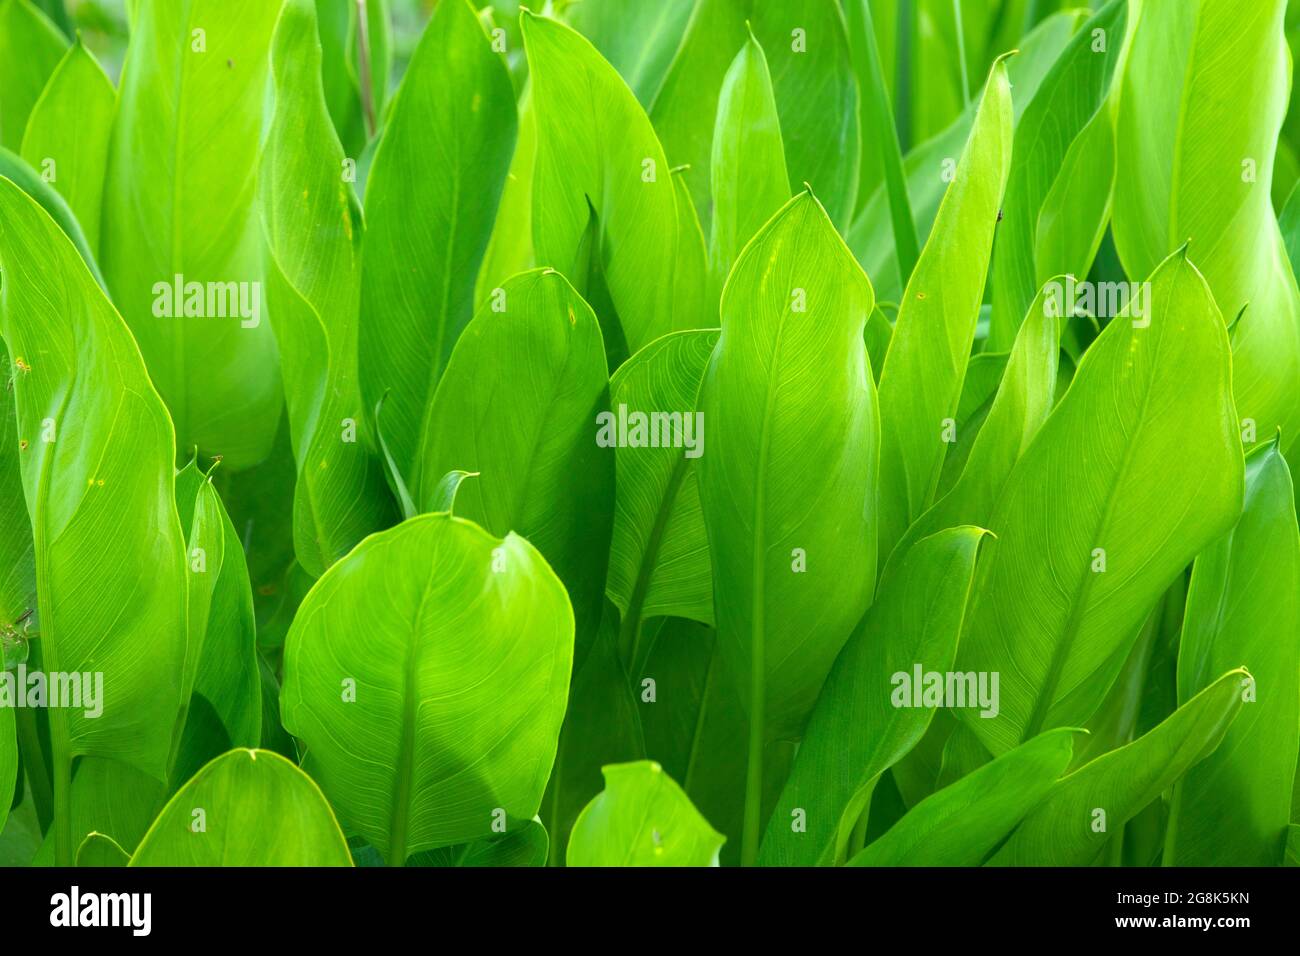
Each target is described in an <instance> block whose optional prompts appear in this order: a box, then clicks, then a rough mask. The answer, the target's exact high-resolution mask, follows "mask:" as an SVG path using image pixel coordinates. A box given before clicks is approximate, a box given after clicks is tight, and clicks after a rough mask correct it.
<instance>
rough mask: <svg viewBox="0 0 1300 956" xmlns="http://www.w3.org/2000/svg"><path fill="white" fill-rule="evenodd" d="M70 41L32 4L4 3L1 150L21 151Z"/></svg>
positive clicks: (0, 13)
mask: <svg viewBox="0 0 1300 956" xmlns="http://www.w3.org/2000/svg"><path fill="white" fill-rule="evenodd" d="M67 48H68V41H67V39H66V38H65V37H64V36H63V34H62V33H60V32H59V28H58V27H56V26H55V25H54V24H53V23H51V22H50V20H49V18H48V17H46V16H45V14H43V13H41V11H40V10H38V9H37V8H36V7H34V6H32V4H31V3H30V2H29V0H0V146H4V147H5V148H6V149H11V150H15V151H16V150H17V149H18V148H19V146H20V144H21V143H22V141H23V132H24V131H25V130H26V129H27V118H28V116H29V115H30V114H31V111H32V107H33V106H34V105H35V104H36V101H37V100H38V99H39V98H40V95H41V91H42V90H44V89H45V84H46V81H48V80H49V78H50V74H52V73H53V72H54V71H55V69H56V68H57V67H58V65H59V61H60V60H61V59H63V53H64V51H65V50H67Z"/></svg>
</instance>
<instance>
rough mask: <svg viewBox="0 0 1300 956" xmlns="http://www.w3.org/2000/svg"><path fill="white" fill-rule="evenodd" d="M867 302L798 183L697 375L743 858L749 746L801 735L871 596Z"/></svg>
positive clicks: (829, 228)
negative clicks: (735, 725)
mask: <svg viewBox="0 0 1300 956" xmlns="http://www.w3.org/2000/svg"><path fill="white" fill-rule="evenodd" d="M872 304H873V300H872V294H871V283H870V282H868V281H867V277H866V276H865V275H864V274H863V273H862V270H861V269H860V268H859V267H858V264H857V263H856V262H854V261H853V257H852V256H851V255H850V253H849V251H848V249H847V247H845V245H844V243H843V241H842V240H841V239H840V237H839V236H838V235H837V234H836V232H835V228H834V226H833V225H832V224H831V221H830V219H829V218H828V217H827V215H826V211H825V210H824V209H823V208H822V206H821V204H820V203H819V202H818V201H817V200H816V198H814V196H813V195H812V193H811V192H808V191H805V192H803V193H800V194H799V195H798V196H796V197H795V198H794V199H792V200H791V201H790V202H789V203H788V204H787V205H786V206H785V208H784V209H782V210H781V212H779V213H778V214H777V215H776V216H774V217H773V218H772V220H771V221H770V222H768V224H767V225H766V226H764V227H763V230H762V231H761V232H760V233H759V234H758V235H757V236H755V237H754V239H753V240H752V241H751V242H750V244H749V245H748V246H747V247H746V248H745V251H744V252H743V253H742V254H741V256H740V258H739V259H738V260H737V261H736V265H735V267H734V268H733V269H732V272H731V278H730V279H729V281H728V282H727V287H726V289H725V290H724V291H723V294H722V335H721V337H720V338H719V339H718V344H717V347H716V348H715V349H714V352H713V358H712V360H711V361H710V363H709V366H708V369H707V371H706V372H705V376H704V381H703V384H702V385H701V389H700V408H701V414H702V415H703V417H704V421H705V422H707V423H708V434H709V440H708V443H707V445H706V447H705V449H704V453H703V455H702V456H701V458H700V461H699V468H700V472H699V475H700V478H699V481H700V501H701V504H702V507H703V511H704V522H705V526H706V528H707V529H708V538H709V551H710V555H711V558H712V565H713V587H714V612H715V615H716V619H717V626H718V639H719V642H720V643H719V647H720V649H721V654H722V657H723V660H724V662H725V665H726V667H727V668H728V670H729V672H730V676H731V679H732V680H734V681H735V682H736V683H737V685H738V686H740V687H742V688H743V689H744V700H745V705H746V708H747V710H748V712H749V715H750V770H749V774H750V780H751V783H750V787H749V789H750V791H751V793H753V794H754V795H755V796H754V801H755V802H754V803H753V805H752V806H751V808H750V812H751V814H752V816H751V818H750V819H749V820H748V821H747V823H748V825H747V830H746V832H747V833H748V834H749V839H747V840H746V841H745V842H746V846H747V847H749V848H750V850H751V852H750V853H749V854H748V856H747V859H746V862H750V861H752V858H753V856H752V851H753V850H756V849H757V837H758V832H757V828H758V825H759V823H760V821H759V820H758V819H757V816H756V814H757V812H758V811H757V804H756V801H757V796H756V795H757V792H758V787H759V781H761V779H762V776H761V770H762V767H761V763H762V761H761V750H762V747H763V745H764V744H766V743H767V742H768V741H769V740H771V739H776V738H778V737H790V736H795V737H797V736H798V734H799V732H800V730H801V729H802V726H803V723H804V720H805V719H806V718H807V715H808V713H809V712H810V711H811V710H812V706H813V703H814V701H815V700H816V698H817V693H818V691H819V689H820V688H821V685H822V682H823V681H824V680H825V679H826V674H827V672H828V671H829V670H830V666H831V663H832V661H834V659H835V655H836V654H837V653H838V652H839V649H840V648H841V647H842V646H843V644H844V642H845V641H846V640H847V639H848V635H849V632H850V631H851V630H852V629H853V626H854V624H856V623H857V621H858V619H859V618H861V616H862V613H863V612H864V611H865V610H866V608H867V605H868V603H869V602H870V599H871V591H872V584H873V581H874V579H875V564H876V553H875V537H876V514H875V506H874V499H875V489H876V455H877V448H878V446H877V433H878V432H877V429H878V427H879V426H878V419H877V417H876V416H877V409H876V400H875V385H874V384H873V382H872V380H871V372H870V370H869V368H868V367H867V355H866V348H865V346H864V344H863V331H864V329H865V327H866V321H867V316H868V315H869V314H870V312H871V308H872ZM808 462H818V463H821V467H819V468H818V469H816V470H809V469H808V468H807V467H806V465H807V463H808Z"/></svg>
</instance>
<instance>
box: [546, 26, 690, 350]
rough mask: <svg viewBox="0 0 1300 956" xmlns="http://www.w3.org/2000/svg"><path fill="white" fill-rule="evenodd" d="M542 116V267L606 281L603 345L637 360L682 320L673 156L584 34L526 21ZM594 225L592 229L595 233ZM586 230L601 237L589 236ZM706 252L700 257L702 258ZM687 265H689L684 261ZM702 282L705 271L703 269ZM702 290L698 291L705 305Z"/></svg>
mask: <svg viewBox="0 0 1300 956" xmlns="http://www.w3.org/2000/svg"><path fill="white" fill-rule="evenodd" d="M523 33H524V43H525V45H526V47H527V50H528V62H529V66H530V69H531V71H532V74H531V75H532V82H533V97H534V108H535V109H536V116H537V160H536V168H535V171H534V185H533V202H534V205H533V244H534V247H535V248H536V255H537V262H538V264H539V265H542V266H550V267H552V268H555V269H558V270H559V271H560V272H562V273H564V274H565V275H566V276H570V277H572V278H573V280H574V281H575V282H577V283H578V291H579V293H581V294H584V295H587V296H589V297H592V298H595V296H594V292H593V290H592V289H590V288H589V287H588V285H587V284H586V276H587V275H588V274H589V272H591V271H592V269H591V267H590V266H589V264H588V263H589V262H590V264H591V265H592V266H595V267H596V268H597V269H598V271H599V272H600V273H601V274H602V275H603V278H604V282H605V285H606V286H607V287H608V294H609V297H610V300H611V304H612V307H613V309H614V310H616V312H617V315H611V314H609V313H608V310H602V309H601V308H599V307H598V308H597V314H598V315H599V316H600V319H601V328H602V329H603V330H604V333H605V339H606V346H607V348H608V349H609V350H610V354H611V356H613V357H615V358H617V354H618V350H617V349H616V347H615V346H616V343H617V341H618V338H619V335H618V334H617V333H618V332H621V337H622V339H623V341H625V342H626V345H627V349H628V352H629V353H635V352H637V351H639V350H640V349H641V348H643V347H644V346H646V345H648V344H649V343H650V342H652V341H654V340H655V339H657V338H658V337H659V336H660V335H663V334H665V333H667V332H671V331H672V330H673V329H675V328H688V327H689V325H688V324H678V316H677V315H676V312H675V310H674V301H673V300H674V297H675V295H676V294H677V293H678V292H679V291H680V290H679V289H678V285H677V270H678V268H679V266H678V258H679V255H682V256H684V255H688V254H692V253H693V252H697V251H700V250H694V249H692V247H690V246H688V247H687V249H686V250H679V248H678V213H677V196H676V189H675V187H674V184H673V178H672V176H671V175H670V173H669V166H668V160H667V158H666V157H665V156H664V152H663V148H662V147H661V146H660V145H659V141H658V139H656V138H655V133H654V129H653V128H652V127H651V125H650V120H649V119H648V118H647V117H646V115H645V112H644V111H643V110H642V108H641V106H640V104H638V103H637V101H636V98H635V97H634V96H633V95H632V92H631V91H630V90H629V89H628V88H627V86H626V85H624V83H623V81H622V79H621V78H620V77H619V76H618V74H617V73H616V72H615V71H614V69H613V67H611V66H610V65H609V64H608V63H606V62H605V61H604V60H602V59H601V58H600V55H599V54H598V53H597V52H596V50H595V49H594V48H593V47H592V46H591V44H590V43H588V42H587V41H586V40H585V39H584V38H583V37H581V36H580V35H579V34H577V33H575V32H574V31H573V30H571V29H569V28H568V27H566V26H563V25H562V24H559V23H556V22H555V21H554V20H549V19H546V18H544V17H538V16H535V15H533V14H531V13H525V14H524V17H523ZM593 226H594V229H593V228H591V227H593ZM589 233H593V234H590V235H589ZM701 255H702V252H701ZM682 268H686V266H685V265H683V266H682ZM695 268H698V272H699V275H700V276H701V277H702V276H703V273H704V270H703V268H702V267H700V266H696V267H695ZM702 300H703V293H702V292H700V293H697V294H695V295H693V296H692V301H702Z"/></svg>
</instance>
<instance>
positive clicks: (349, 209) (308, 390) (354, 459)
mask: <svg viewBox="0 0 1300 956" xmlns="http://www.w3.org/2000/svg"><path fill="white" fill-rule="evenodd" d="M271 72H272V75H273V79H274V84H273V86H274V91H275V100H276V105H275V112H274V116H273V119H272V123H271V129H270V132H269V134H268V138H267V142H266V146H265V148H264V149H263V152H262V166H261V175H260V179H259V184H258V187H259V190H260V205H261V211H262V225H263V229H264V232H265V235H266V239H267V245H268V253H269V255H268V260H267V304H268V306H269V308H270V312H271V321H272V323H273V324H274V326H275V337H276V340H277V342H278V344H279V348H280V358H281V361H282V363H283V369H284V389H285V396H286V399H287V403H288V409H289V429H290V433H291V435H292V440H293V450H294V460H295V462H296V463H297V467H298V482H297V486H296V488H295V489H294V503H293V540H294V547H295V549H296V551H297V554H298V560H299V562H300V563H301V564H302V566H303V567H304V568H305V569H306V570H307V571H308V572H309V573H310V574H312V575H315V576H319V575H320V574H321V573H322V572H324V570H325V569H326V568H327V567H329V566H330V565H331V564H333V563H334V562H335V561H337V560H338V559H339V558H341V557H342V556H343V555H344V554H346V553H347V552H348V550H349V549H350V548H351V547H352V546H353V545H354V544H356V543H357V542H358V541H359V540H361V538H363V537H365V535H366V534H368V533H369V532H370V531H372V530H374V529H375V528H378V527H381V526H383V525H384V524H386V523H387V521H388V519H389V517H390V516H391V515H392V513H393V503H392V501H391V499H390V497H389V493H388V490H387V488H386V487H385V483H384V477H383V472H382V470H381V469H380V467H379V465H378V463H377V462H376V461H374V460H373V459H372V458H371V457H370V455H369V453H368V448H367V442H366V440H365V438H366V423H367V422H368V421H369V416H368V415H367V414H366V409H365V405H364V403H363V402H362V399H361V394H360V390H359V388H358V385H357V369H356V361H357V313H358V305H359V285H360V283H359V279H360V274H359V267H360V263H359V251H360V243H361V213H360V210H359V209H357V208H356V205H355V203H356V198H355V196H353V194H352V190H351V188H350V187H349V185H348V184H347V183H346V182H345V181H344V180H343V176H342V174H343V171H344V157H343V151H342V149H341V147H340V146H339V143H338V141H337V139H335V136H334V130H333V128H332V127H331V125H330V122H329V117H328V116H327V115H326V112H325V101H324V99H323V98H322V94H321V89H320V81H319V79H318V77H319V74H320V46H319V43H318V41H317V39H316V24H315V17H314V14H313V12H312V6H311V3H310V2H309V0H286V3H285V5H284V9H283V11H282V12H281V15H280V20H279V23H278V25H277V26H276V31H275V41H274V45H273V50H272V55H271ZM349 439H350V440H349Z"/></svg>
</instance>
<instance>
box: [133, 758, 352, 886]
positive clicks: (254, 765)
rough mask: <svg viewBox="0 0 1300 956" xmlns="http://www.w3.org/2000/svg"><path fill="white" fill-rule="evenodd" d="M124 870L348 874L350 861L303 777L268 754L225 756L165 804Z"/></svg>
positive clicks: (333, 823) (327, 810)
mask: <svg viewBox="0 0 1300 956" xmlns="http://www.w3.org/2000/svg"><path fill="white" fill-rule="evenodd" d="M197 814H202V817H201V822H202V823H203V827H202V828H201V829H197V828H196V827H195V823H196V822H198V818H197V817H196V815H197ZM128 865H129V866H351V865H352V856H351V854H349V853H348V845H347V841H346V840H344V839H343V834H342V833H341V832H340V831H339V825H338V822H337V821H336V820H335V819H334V813H333V811H331V810H330V805H329V804H328V803H326V802H325V797H324V796H323V795H322V794H321V792H320V789H319V788H317V786H316V784H315V783H313V782H312V779H311V778H310V777H308V776H307V775H306V774H305V773H303V772H302V771H301V770H299V769H298V768H297V767H295V766H294V765H293V764H291V763H290V762H289V761H287V760H285V759H284V758H283V757H281V756H280V755H279V754H276V753H272V752H271V751H269V750H232V751H230V753H228V754H225V755H224V756H221V757H218V758H217V759H216V760H213V761H212V762H211V763H209V764H208V765H207V766H205V767H204V768H203V769H202V770H200V771H199V772H198V773H197V774H196V775H195V776H194V778H193V779H192V780H190V781H189V783H187V784H185V786H184V787H182V788H181V789H180V790H179V791H178V792H177V794H176V796H174V797H172V799H171V801H170V802H168V804H167V806H166V807H164V808H163V811H162V813H160V814H158V819H156V820H155V821H154V822H153V826H151V827H150V828H149V832H148V833H146V834H145V837H144V839H143V840H142V841H141V842H140V846H139V847H138V848H137V849H136V851H135V853H134V854H133V855H132V856H131V861H130V863H129V864H128Z"/></svg>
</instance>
